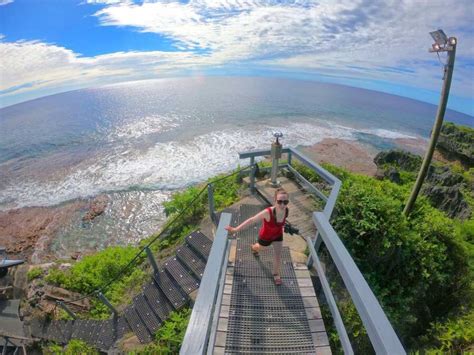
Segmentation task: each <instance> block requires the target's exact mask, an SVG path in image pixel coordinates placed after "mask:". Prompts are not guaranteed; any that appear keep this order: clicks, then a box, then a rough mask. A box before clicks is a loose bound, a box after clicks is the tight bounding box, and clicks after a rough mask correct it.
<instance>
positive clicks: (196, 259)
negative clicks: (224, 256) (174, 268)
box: [176, 244, 206, 280]
mask: <svg viewBox="0 0 474 355" xmlns="http://www.w3.org/2000/svg"><path fill="white" fill-rule="evenodd" d="M176 256H177V258H178V259H179V260H180V261H181V262H182V263H183V264H185V265H186V266H187V267H188V268H189V269H190V270H191V271H192V272H193V273H194V275H195V276H196V277H197V278H198V279H199V280H201V278H202V275H203V274H204V268H205V267H206V263H205V262H204V261H202V259H201V257H200V256H199V255H198V254H197V253H196V252H195V251H194V250H193V249H192V248H190V247H189V246H187V245H186V244H184V245H182V246H181V247H179V248H178V250H176Z"/></svg>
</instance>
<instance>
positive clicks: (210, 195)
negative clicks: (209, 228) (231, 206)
mask: <svg viewBox="0 0 474 355" xmlns="http://www.w3.org/2000/svg"><path fill="white" fill-rule="evenodd" d="M207 200H208V202H209V214H210V216H211V221H212V222H213V223H214V224H215V223H216V218H215V217H216V216H215V207H214V187H213V186H212V184H209V185H207Z"/></svg>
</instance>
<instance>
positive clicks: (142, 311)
mask: <svg viewBox="0 0 474 355" xmlns="http://www.w3.org/2000/svg"><path fill="white" fill-rule="evenodd" d="M133 303H134V304H135V310H136V311H137V313H138V314H139V315H140V318H141V319H142V320H143V322H144V323H145V325H146V327H147V328H148V330H149V331H150V333H151V334H155V332H156V331H157V330H158V328H159V327H160V325H161V320H160V319H159V318H158V316H157V315H156V314H155V312H153V310H152V309H151V308H150V305H149V304H148V302H147V301H146V299H145V296H144V295H143V294H142V295H139V296H137V297H136V298H135V300H134V302H133Z"/></svg>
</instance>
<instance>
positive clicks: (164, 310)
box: [143, 282, 174, 321]
mask: <svg viewBox="0 0 474 355" xmlns="http://www.w3.org/2000/svg"><path fill="white" fill-rule="evenodd" d="M143 294H144V295H145V297H146V299H147V301H148V304H149V305H150V307H151V309H153V311H154V312H155V313H156V314H157V315H158V317H159V318H160V319H161V321H164V320H165V319H167V318H168V315H169V314H170V313H171V312H173V310H174V308H173V306H172V305H171V304H170V303H169V301H168V299H167V298H166V296H165V295H164V294H163V292H162V291H161V290H160V289H159V288H158V287H157V286H156V283H155V282H151V283H149V284H148V285H146V286H145V290H144V292H143Z"/></svg>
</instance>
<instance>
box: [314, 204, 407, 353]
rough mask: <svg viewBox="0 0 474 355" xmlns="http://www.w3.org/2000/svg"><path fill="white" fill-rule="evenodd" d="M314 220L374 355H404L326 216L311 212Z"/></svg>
mask: <svg viewBox="0 0 474 355" xmlns="http://www.w3.org/2000/svg"><path fill="white" fill-rule="evenodd" d="M313 220H314V223H315V224H316V227H317V228H318V231H319V233H320V235H321V236H322V239H323V241H324V244H325V245H326V248H327V249H328V251H329V253H330V254H331V257H332V259H333V261H334V264H335V265H336V267H337V269H338V271H339V273H340V275H341V277H342V280H343V281H344V284H345V285H346V288H347V290H348V291H349V294H350V295H351V298H352V301H353V302H354V305H355V307H356V308H357V311H358V312H359V315H360V318H361V319H362V322H363V323H364V326H365V328H366V329H367V334H368V335H369V338H370V341H371V343H372V345H373V347H374V350H375V352H376V353H377V354H390V355H396V354H406V352H405V350H404V349H403V346H402V344H401V343H400V340H399V339H398V336H397V334H396V333H395V331H394V330H393V328H392V325H391V324H390V322H389V320H388V319H387V316H386V315H385V313H384V311H383V309H382V307H381V306H380V304H379V302H378V301H377V298H376V297H375V295H374V294H373V292H372V290H371V289H370V287H369V285H368V284H367V281H365V279H364V276H363V275H362V273H361V272H360V270H359V268H358V267H357V265H356V264H355V262H354V260H353V259H352V257H351V255H350V254H349V252H348V251H347V249H346V248H345V247H344V244H343V243H342V241H341V240H340V239H339V237H338V235H337V233H336V231H335V230H334V229H333V228H332V226H331V224H330V223H329V221H328V218H327V216H326V215H325V214H324V213H322V212H314V213H313Z"/></svg>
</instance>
